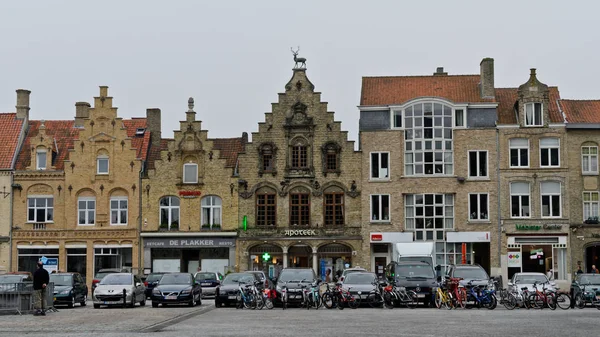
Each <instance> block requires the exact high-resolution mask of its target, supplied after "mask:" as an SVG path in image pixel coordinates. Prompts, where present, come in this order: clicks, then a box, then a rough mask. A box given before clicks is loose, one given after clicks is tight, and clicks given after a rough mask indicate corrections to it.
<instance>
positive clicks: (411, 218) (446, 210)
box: [404, 193, 455, 242]
mask: <svg viewBox="0 0 600 337" xmlns="http://www.w3.org/2000/svg"><path fill="white" fill-rule="evenodd" d="M428 196H429V197H430V198H432V202H431V203H427V199H428ZM438 196H441V202H439V201H436V197H438ZM409 198H412V201H410V200H409ZM419 199H421V200H422V202H421V203H418V202H417V200H419ZM454 199H455V196H454V194H452V193H446V194H442V193H416V194H406V195H404V221H405V228H406V230H409V231H414V232H415V241H429V242H443V241H445V236H446V235H445V233H446V231H448V230H453V229H454V222H455V221H454V215H455V200H454ZM418 208H422V214H417V210H418ZM427 208H432V212H433V213H432V215H427V213H428V212H427ZM438 209H439V210H441V214H438V213H437V210H438ZM417 219H423V227H422V228H418V227H419V226H417ZM427 219H430V220H432V221H433V222H432V223H430V226H431V227H428V223H426V221H427ZM437 219H440V220H441V222H442V226H441V228H440V227H436V224H435V221H436V220H437ZM429 232H430V233H431V235H432V239H428V238H427V234H428V233H429ZM419 234H420V236H421V238H419ZM438 234H441V237H438Z"/></svg>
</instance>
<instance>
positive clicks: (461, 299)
mask: <svg viewBox="0 0 600 337" xmlns="http://www.w3.org/2000/svg"><path fill="white" fill-rule="evenodd" d="M456 295H457V296H456V302H457V304H458V306H460V307H461V308H462V309H464V308H465V306H467V291H466V290H465V288H462V287H461V288H458V290H457V294H456Z"/></svg>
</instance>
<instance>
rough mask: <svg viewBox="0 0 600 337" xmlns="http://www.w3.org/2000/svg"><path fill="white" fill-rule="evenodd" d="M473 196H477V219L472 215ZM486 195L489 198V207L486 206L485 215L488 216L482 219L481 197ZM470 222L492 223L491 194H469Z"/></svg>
mask: <svg viewBox="0 0 600 337" xmlns="http://www.w3.org/2000/svg"><path fill="white" fill-rule="evenodd" d="M472 195H476V196H477V217H476V218H473V217H472V216H471V215H472V214H471V196H472ZM482 195H485V196H486V197H487V205H486V209H485V214H486V215H487V218H485V219H484V218H482V217H481V214H482V213H483V212H482V209H481V196H482ZM469 222H490V194H489V193H469Z"/></svg>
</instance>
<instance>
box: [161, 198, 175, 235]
mask: <svg viewBox="0 0 600 337" xmlns="http://www.w3.org/2000/svg"><path fill="white" fill-rule="evenodd" d="M159 205H160V206H159V207H160V228H161V229H166V230H173V229H179V198H177V197H172V196H169V197H162V198H161V199H160V201H159Z"/></svg>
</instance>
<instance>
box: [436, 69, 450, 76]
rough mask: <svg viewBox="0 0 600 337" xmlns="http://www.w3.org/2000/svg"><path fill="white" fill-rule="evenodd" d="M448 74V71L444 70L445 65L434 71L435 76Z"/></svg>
mask: <svg viewBox="0 0 600 337" xmlns="http://www.w3.org/2000/svg"><path fill="white" fill-rule="evenodd" d="M446 75H448V73H445V72H444V67H437V69H436V70H435V73H433V76H446Z"/></svg>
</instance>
